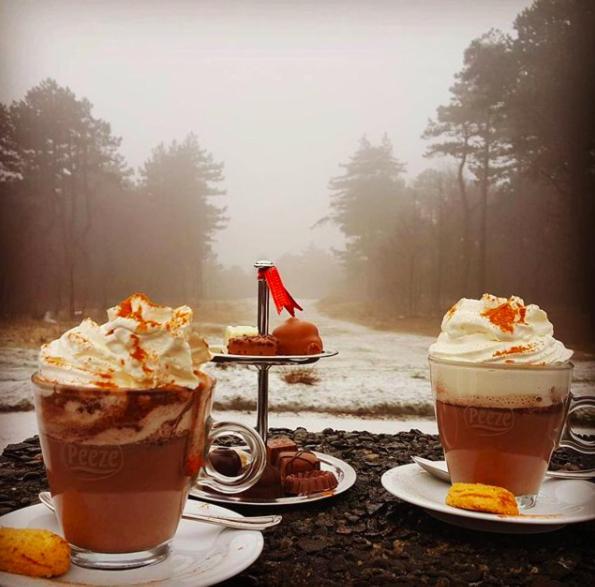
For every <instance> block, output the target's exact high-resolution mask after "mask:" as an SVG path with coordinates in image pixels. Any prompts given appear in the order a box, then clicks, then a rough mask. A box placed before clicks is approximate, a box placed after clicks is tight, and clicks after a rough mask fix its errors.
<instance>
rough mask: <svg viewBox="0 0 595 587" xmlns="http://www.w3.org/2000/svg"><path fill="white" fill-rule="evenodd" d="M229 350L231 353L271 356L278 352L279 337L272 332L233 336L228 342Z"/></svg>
mask: <svg viewBox="0 0 595 587" xmlns="http://www.w3.org/2000/svg"><path fill="white" fill-rule="evenodd" d="M227 352H228V353H229V354H230V355H253V356H258V357H270V356H272V355H276V354H277V339H276V338H275V337H274V336H271V335H270V334H269V335H267V336H260V335H257V336H240V337H239V338H231V339H230V340H229V342H228V343H227Z"/></svg>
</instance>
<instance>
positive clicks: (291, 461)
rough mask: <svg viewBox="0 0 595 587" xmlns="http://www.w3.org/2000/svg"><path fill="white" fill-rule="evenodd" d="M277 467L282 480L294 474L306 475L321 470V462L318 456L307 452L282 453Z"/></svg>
mask: <svg viewBox="0 0 595 587" xmlns="http://www.w3.org/2000/svg"><path fill="white" fill-rule="evenodd" d="M277 466H278V467H279V473H280V474H281V480H284V479H285V477H287V475H291V474H292V473H305V472H306V471H314V470H315V469H320V461H319V460H318V458H317V456H316V455H315V454H314V453H312V452H308V451H305V450H301V451H299V452H282V453H281V454H280V455H279V457H278V459H277Z"/></svg>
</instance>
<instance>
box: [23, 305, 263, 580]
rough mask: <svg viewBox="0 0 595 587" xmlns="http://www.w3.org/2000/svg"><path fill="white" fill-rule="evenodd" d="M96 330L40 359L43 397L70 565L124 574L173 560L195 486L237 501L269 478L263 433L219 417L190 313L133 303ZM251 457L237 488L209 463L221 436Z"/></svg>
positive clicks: (49, 460)
mask: <svg viewBox="0 0 595 587" xmlns="http://www.w3.org/2000/svg"><path fill="white" fill-rule="evenodd" d="M108 317H109V320H108V322H107V323H106V324H103V325H101V326H100V325H98V324H96V323H95V322H93V321H92V320H89V319H87V320H84V321H83V322H82V323H81V324H80V326H77V327H75V328H73V329H72V330H69V331H68V332H66V333H65V334H63V335H62V336H61V337H60V338H59V339H57V340H55V341H53V342H51V343H49V344H47V345H45V346H44V347H43V348H42V350H41V353H40V368H39V372H38V373H36V374H35V375H34V376H33V390H34V400H35V409H36V412H37V421H38V425H39V433H40V434H39V436H40V441H41V446H42V451H43V458H44V463H45V466H46V469H47V474H48V481H49V485H50V489H51V492H52V497H53V500H54V504H55V506H56V513H57V517H58V521H59V523H60V526H61V529H62V531H63V534H64V537H65V538H66V540H67V541H68V542H69V543H70V544H71V547H72V560H73V562H74V563H75V564H78V565H80V566H85V567H92V568H102V569H115V568H118V569H122V568H133V567H139V566H143V565H146V564H152V563H154V562H158V561H159V560H162V559H163V558H165V557H166V556H167V554H168V550H169V546H168V543H169V542H170V541H171V539H172V538H173V536H174V534H175V532H176V529H177V526H178V523H179V521H180V517H181V515H182V511H183V509H184V504H185V502H186V498H187V495H188V490H189V488H190V486H191V485H192V484H193V483H194V481H195V480H196V479H197V477H200V480H201V484H203V485H206V486H208V487H211V488H213V489H215V490H217V491H219V492H221V493H239V492H241V491H244V490H246V489H248V488H249V487H251V486H252V485H253V484H254V483H256V482H257V481H258V479H259V478H260V476H261V474H262V471H263V470H264V467H265V465H266V449H265V446H264V444H263V442H262V440H261V438H260V437H259V436H258V434H256V432H255V431H254V430H252V429H250V428H248V427H246V426H243V425H241V424H237V423H232V422H216V423H214V422H213V421H212V420H211V417H210V411H211V404H212V398H213V388H214V380H213V379H212V378H211V377H209V376H208V375H207V374H206V373H203V372H202V371H201V370H200V366H201V364H202V363H204V362H206V361H208V360H209V353H208V347H207V346H206V343H205V342H204V341H203V340H202V339H200V338H199V337H195V336H193V335H191V334H190V324H191V321H192V311H191V310H190V308H188V307H187V306H181V307H179V308H176V309H172V308H168V307H165V306H160V305H157V304H154V303H153V302H151V301H150V300H149V299H148V298H147V297H146V296H144V295H142V294H134V295H133V296H131V297H130V298H128V299H126V300H124V301H123V302H121V303H120V304H119V305H118V306H116V307H114V308H111V309H110V310H108ZM228 434H235V435H238V436H240V437H242V438H243V440H244V442H245V443H246V444H247V445H248V447H249V449H250V454H251V455H252V458H251V462H250V464H249V465H248V466H247V468H246V470H245V471H244V472H242V474H241V475H239V476H238V477H226V476H224V475H221V474H220V473H218V472H217V471H215V470H214V469H213V468H212V467H211V465H210V463H209V461H208V456H207V455H208V451H209V447H210V444H211V443H212V442H213V441H214V440H215V439H216V438H217V437H219V436H222V435H228Z"/></svg>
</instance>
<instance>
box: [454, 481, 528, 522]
mask: <svg viewBox="0 0 595 587" xmlns="http://www.w3.org/2000/svg"><path fill="white" fill-rule="evenodd" d="M446 504H447V505H450V506H453V507H455V508H461V509H464V510H473V511H476V512H489V513H492V514H503V515H506V516H518V515H519V506H518V505H517V502H516V499H515V498H514V495H513V494H512V493H511V492H510V491H508V489H504V487H496V486H495V485H483V484H482V483H453V485H452V487H451V488H450V489H449V491H448V494H447V496H446Z"/></svg>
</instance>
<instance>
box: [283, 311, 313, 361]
mask: <svg viewBox="0 0 595 587" xmlns="http://www.w3.org/2000/svg"><path fill="white" fill-rule="evenodd" d="M273 336H274V337H275V338H276V339H277V341H278V348H277V354H279V355H317V354H318V353H321V352H322V348H323V347H322V340H321V338H320V334H319V333H318V328H316V326H315V325H314V324H312V322H306V321H305V320H299V319H298V318H293V317H292V318H288V319H287V320H286V321H285V322H284V323H283V324H281V325H280V326H277V328H275V330H273Z"/></svg>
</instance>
